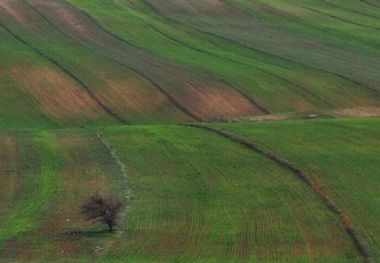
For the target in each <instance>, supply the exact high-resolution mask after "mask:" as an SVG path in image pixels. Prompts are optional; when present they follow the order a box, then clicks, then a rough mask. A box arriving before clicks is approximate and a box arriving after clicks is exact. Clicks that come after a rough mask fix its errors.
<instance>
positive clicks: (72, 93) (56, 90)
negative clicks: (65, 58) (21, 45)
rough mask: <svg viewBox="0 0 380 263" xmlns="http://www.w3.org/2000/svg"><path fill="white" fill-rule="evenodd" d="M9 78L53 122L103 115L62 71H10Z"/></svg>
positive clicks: (18, 67) (92, 101) (83, 91)
mask: <svg viewBox="0 0 380 263" xmlns="http://www.w3.org/2000/svg"><path fill="white" fill-rule="evenodd" d="M10 73H11V76H12V77H13V78H14V79H15V80H16V81H21V82H22V83H24V84H25V88H26V90H27V91H28V92H29V93H30V94H32V95H33V96H34V97H35V98H36V99H37V101H38V102H39V104H40V107H41V109H42V110H43V111H45V112H47V113H48V114H49V115H51V116H53V117H54V118H55V119H62V118H72V117H74V116H84V117H87V118H93V117H96V116H99V115H100V116H101V115H103V114H104V113H103V111H102V110H101V109H100V108H99V106H98V104H97V103H96V102H95V101H94V100H93V99H92V98H91V97H90V96H89V95H88V93H87V92H86V91H85V90H84V89H82V88H81V87H78V85H77V83H76V82H74V81H72V80H71V79H70V78H67V77H66V76H65V74H63V73H62V71H60V70H58V69H54V68H48V67H39V66H33V67H23V66H17V67H13V68H12V69H11V71H10Z"/></svg>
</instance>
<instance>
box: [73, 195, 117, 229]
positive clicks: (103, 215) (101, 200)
mask: <svg viewBox="0 0 380 263" xmlns="http://www.w3.org/2000/svg"><path fill="white" fill-rule="evenodd" d="M121 209H122V202H121V201H120V200H118V199H117V198H116V197H114V196H112V195H108V196H106V197H103V196H101V195H100V194H98V193H95V194H93V195H92V196H90V197H89V198H87V199H86V200H85V201H84V202H83V204H82V206H81V213H82V214H83V215H84V217H85V218H86V220H88V221H95V222H96V221H97V222H101V223H104V224H106V225H107V226H108V229H109V231H113V230H114V228H115V227H116V226H117V218H118V214H119V213H120V211H121Z"/></svg>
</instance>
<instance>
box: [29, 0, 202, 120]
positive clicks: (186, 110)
mask: <svg viewBox="0 0 380 263" xmlns="http://www.w3.org/2000/svg"><path fill="white" fill-rule="evenodd" d="M24 2H25V3H26V4H27V5H28V6H29V7H31V8H32V9H33V10H34V11H35V12H37V13H38V14H39V15H40V16H41V17H42V18H44V19H45V21H46V22H47V23H48V24H49V25H50V26H52V27H53V28H54V29H55V30H56V31H57V32H59V33H60V34H62V35H64V36H66V37H67V38H69V39H71V40H72V41H74V42H75V43H77V44H78V45H80V46H81V47H83V48H85V49H87V50H89V51H91V52H92V53H95V54H97V55H99V56H102V57H103V58H105V59H107V60H109V61H112V62H113V63H115V64H117V65H119V66H121V67H123V68H126V69H128V70H131V71H133V72H134V73H136V74H137V75H138V76H140V77H141V78H143V79H145V80H146V81H148V82H149V83H150V84H152V85H153V87H155V88H156V89H157V90H158V91H159V92H160V93H162V94H163V95H164V96H165V97H166V99H167V100H168V101H169V102H170V103H172V104H173V105H174V106H175V107H176V108H177V109H179V110H180V111H182V112H183V113H184V114H186V115H187V116H189V117H191V118H192V119H194V120H197V121H202V120H201V119H200V118H198V117H197V116H196V115H195V114H193V113H192V112H191V111H190V110H189V109H188V108H186V107H184V106H183V105H182V104H181V103H179V102H178V101H177V99H176V98H174V97H173V96H172V95H171V94H170V93H169V92H167V91H166V90H165V89H164V88H163V87H162V86H161V85H160V84H158V83H157V82H156V81H154V80H153V79H152V78H150V77H148V76H147V75H146V74H145V73H143V72H141V71H139V70H137V69H136V68H134V67H132V66H129V65H127V64H125V63H122V62H120V61H118V60H116V59H113V58H111V57H110V56H106V55H104V54H101V53H100V52H97V51H95V50H94V49H93V48H92V47H91V46H89V47H88V46H86V45H84V44H83V43H81V42H79V41H77V40H76V39H75V38H74V37H72V36H70V35H68V34H67V33H65V32H63V31H62V30H60V29H59V28H58V27H56V26H55V25H54V24H53V22H51V21H50V19H49V18H48V17H47V16H46V15H44V14H43V13H42V12H41V11H40V10H39V9H37V8H36V7H35V6H33V5H32V4H31V3H29V2H27V1H25V0H24ZM67 4H68V3H67ZM80 12H81V13H83V15H84V16H85V17H86V18H87V19H88V20H89V21H90V22H91V23H93V24H94V25H95V26H96V27H98V28H99V29H100V30H102V31H103V32H104V33H106V34H108V35H109V36H110V37H111V38H114V39H116V40H118V41H120V42H122V43H124V44H126V45H128V46H131V47H133V48H136V49H139V48H138V47H137V46H135V45H133V44H131V43H129V42H127V41H126V40H124V39H122V38H120V37H119V36H117V35H115V34H113V33H112V32H110V31H108V30H107V29H105V28H104V27H102V26H101V25H100V24H99V23H98V22H97V21H95V20H94V19H93V18H92V17H91V16H89V15H88V14H87V13H84V12H83V11H81V10H80ZM95 42H99V41H95Z"/></svg>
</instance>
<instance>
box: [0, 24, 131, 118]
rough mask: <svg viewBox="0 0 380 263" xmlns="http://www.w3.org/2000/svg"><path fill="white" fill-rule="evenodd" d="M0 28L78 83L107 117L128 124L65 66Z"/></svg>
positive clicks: (6, 28) (5, 28)
mask: <svg viewBox="0 0 380 263" xmlns="http://www.w3.org/2000/svg"><path fill="white" fill-rule="evenodd" d="M0 27H1V28H3V29H4V30H5V31H7V32H8V33H9V34H11V35H12V36H13V37H14V38H15V39H17V40H18V41H20V42H21V43H23V44H24V45H25V46H27V47H28V48H30V49H31V50H33V51H34V52H35V53H37V54H38V55H40V56H41V57H43V58H44V59H46V60H48V61H49V62H51V63H52V64H54V65H55V66H56V67H58V68H59V69H60V70H61V71H62V72H63V73H65V74H66V75H67V76H69V77H70V78H71V79H73V80H74V81H75V82H76V83H78V84H79V85H80V86H82V87H83V88H84V89H85V90H86V91H87V93H88V95H89V96H90V97H91V98H92V99H93V100H94V101H95V102H96V103H97V104H98V105H99V106H100V108H102V109H103V110H104V111H105V112H106V113H107V114H108V115H110V116H111V117H113V118H114V119H116V120H117V121H119V122H120V123H123V124H126V125H128V124H130V123H129V122H128V121H127V120H125V119H124V118H122V117H120V116H119V115H118V114H116V113H115V112H114V111H113V110H112V109H110V108H108V106H106V105H105V104H104V103H103V102H102V101H101V100H100V99H99V98H98V97H97V96H96V94H95V92H94V91H93V90H92V89H91V88H90V87H89V86H88V85H87V84H86V83H84V82H83V81H82V80H81V79H80V78H79V77H77V76H76V75H74V74H73V73H72V72H71V71H69V70H68V69H67V68H66V67H65V66H63V65H62V64H60V63H59V62H58V61H56V60H54V59H52V58H51V57H49V56H48V55H46V54H44V53H42V52H41V51H40V50H38V49H37V48H35V47H34V46H33V45H31V44H30V43H28V42H27V41H25V40H24V39H22V38H21V37H20V36H18V35H17V34H16V33H14V32H13V31H12V30H10V29H9V28H8V27H7V26H6V25H5V24H3V23H2V22H0Z"/></svg>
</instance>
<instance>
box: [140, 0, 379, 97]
mask: <svg viewBox="0 0 380 263" xmlns="http://www.w3.org/2000/svg"><path fill="white" fill-rule="evenodd" d="M142 2H143V3H144V4H145V5H146V6H147V7H149V8H150V9H151V10H152V11H153V12H155V13H156V14H157V15H161V13H160V12H159V11H158V10H157V9H156V8H155V7H154V6H152V5H151V4H150V3H148V2H147V1H146V0H142ZM237 8H239V9H241V8H240V7H237ZM241 10H243V9H241ZM243 11H244V10H243ZM248 14H250V13H248ZM162 17H163V18H164V19H165V20H167V21H168V23H170V24H172V25H173V24H174V25H176V24H177V25H178V24H181V25H183V26H186V25H184V24H183V23H182V22H180V21H176V20H174V19H172V18H169V17H166V16H164V15H162ZM289 19H290V20H291V21H293V22H295V23H298V24H303V25H304V24H305V23H302V21H298V20H297V19H295V18H293V17H291V18H289ZM307 26H309V27H312V26H311V25H307ZM187 27H189V26H188V25H187ZM190 28H191V29H192V30H196V31H198V32H200V33H202V34H205V35H210V36H213V37H215V38H219V39H221V40H223V41H226V42H228V43H232V44H234V45H237V46H239V47H241V48H243V49H247V50H251V51H252V52H255V53H260V54H263V55H266V56H268V57H270V58H272V59H279V60H281V61H287V62H290V63H293V64H296V65H299V66H302V67H307V68H309V69H313V70H317V71H319V72H322V73H325V74H328V75H333V76H335V77H337V78H339V79H343V80H345V81H348V82H351V83H353V84H355V85H358V86H359V87H361V88H363V89H365V90H367V91H368V92H371V93H373V95H376V96H377V97H379V96H380V91H379V90H377V89H375V88H371V87H369V86H367V85H365V84H364V83H362V82H360V81H358V80H355V79H352V78H350V77H347V76H345V75H342V74H340V73H336V72H334V71H329V70H326V69H323V68H320V67H317V66H312V65H308V64H305V63H302V62H299V61H294V60H292V59H289V58H286V57H282V56H280V55H276V54H273V53H271V52H268V51H265V50H262V49H258V48H255V47H251V46H248V45H246V44H244V43H241V42H239V41H236V40H233V39H231V38H228V37H225V36H222V35H219V34H217V33H213V32H210V31H206V30H204V29H201V28H199V27H196V26H190ZM312 28H314V29H317V30H319V31H320V30H321V29H320V28H315V27H312ZM186 32H187V31H186ZM332 33H334V34H336V32H332ZM240 64H241V62H240ZM248 65H249V66H251V65H250V64H247V66H248Z"/></svg>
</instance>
